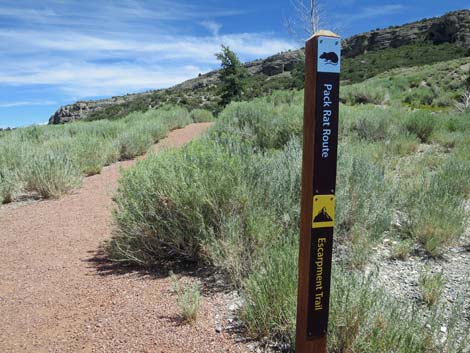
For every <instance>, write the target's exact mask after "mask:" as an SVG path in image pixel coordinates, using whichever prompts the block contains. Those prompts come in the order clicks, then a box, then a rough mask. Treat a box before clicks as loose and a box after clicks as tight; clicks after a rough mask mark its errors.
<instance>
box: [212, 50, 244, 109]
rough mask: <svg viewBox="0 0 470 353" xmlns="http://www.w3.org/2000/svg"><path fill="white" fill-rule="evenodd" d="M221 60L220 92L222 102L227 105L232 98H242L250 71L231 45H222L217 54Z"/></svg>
mask: <svg viewBox="0 0 470 353" xmlns="http://www.w3.org/2000/svg"><path fill="white" fill-rule="evenodd" d="M215 56H216V57H217V59H218V60H220V63H221V66H222V70H221V73H220V79H221V81H222V85H221V89H220V93H221V97H222V101H221V102H220V104H221V105H222V106H226V105H227V104H229V103H230V102H231V101H232V100H235V99H240V98H241V97H242V95H243V93H244V89H245V86H246V79H247V77H248V71H247V70H246V68H245V67H243V65H242V63H241V62H240V60H239V59H238V57H237V55H236V54H235V53H234V52H233V51H232V50H230V48H229V47H226V46H225V45H222V51H221V52H220V53H217V54H215Z"/></svg>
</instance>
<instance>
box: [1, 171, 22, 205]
mask: <svg viewBox="0 0 470 353" xmlns="http://www.w3.org/2000/svg"><path fill="white" fill-rule="evenodd" d="M19 189H20V180H19V178H18V176H17V175H16V174H15V173H14V172H12V171H11V170H9V169H7V168H5V167H3V166H1V165H0V204H2V203H9V202H11V201H13V199H14V197H15V195H16V194H17V193H18V191H19Z"/></svg>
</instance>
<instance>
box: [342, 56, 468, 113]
mask: <svg viewBox="0 0 470 353" xmlns="http://www.w3.org/2000/svg"><path fill="white" fill-rule="evenodd" d="M465 91H470V58H463V59H457V60H449V61H445V62H440V63H436V64H433V65H422V66H415V67H405V68H397V69H393V70H391V71H388V72H385V73H382V74H379V75H377V76H375V77H372V78H370V79H368V80H366V81H364V82H361V83H356V84H352V85H345V86H343V87H342V90H341V100H342V101H343V102H344V103H347V104H357V103H372V104H394V103H398V104H404V105H409V106H411V107H414V108H424V109H433V108H437V109H441V110H442V109H448V108H454V105H455V102H456V101H459V100H460V97H461V96H462V94H463V93H464V92H465Z"/></svg>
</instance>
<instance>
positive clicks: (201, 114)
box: [191, 109, 214, 123]
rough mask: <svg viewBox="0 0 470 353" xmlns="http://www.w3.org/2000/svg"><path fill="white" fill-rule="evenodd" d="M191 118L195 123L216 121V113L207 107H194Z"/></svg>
mask: <svg viewBox="0 0 470 353" xmlns="http://www.w3.org/2000/svg"><path fill="white" fill-rule="evenodd" d="M191 118H192V119H193V121H194V122H195V123H202V122H208V121H214V115H212V112H211V111H209V110H206V109H194V110H193V111H191Z"/></svg>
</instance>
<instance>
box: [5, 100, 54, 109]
mask: <svg viewBox="0 0 470 353" xmlns="http://www.w3.org/2000/svg"><path fill="white" fill-rule="evenodd" d="M39 105H57V102H55V101H47V100H45V101H40V100H35V101H18V102H3V103H2V102H0V108H12V107H25V106H39Z"/></svg>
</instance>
